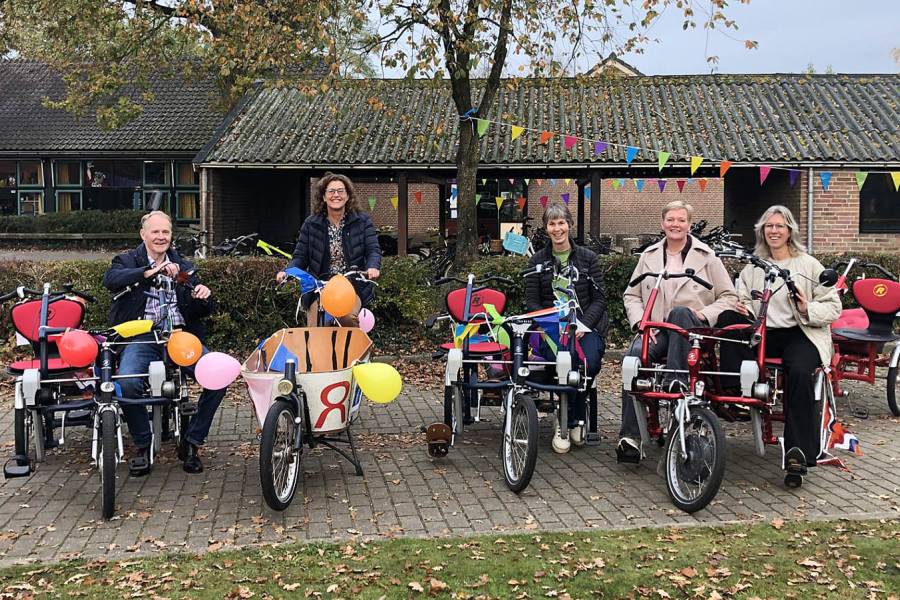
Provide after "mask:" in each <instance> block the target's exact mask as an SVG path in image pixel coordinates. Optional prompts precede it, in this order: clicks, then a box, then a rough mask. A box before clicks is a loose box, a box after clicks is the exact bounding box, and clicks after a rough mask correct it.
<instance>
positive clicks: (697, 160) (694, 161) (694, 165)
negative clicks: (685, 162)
mask: <svg viewBox="0 0 900 600" xmlns="http://www.w3.org/2000/svg"><path fill="white" fill-rule="evenodd" d="M701 164H703V157H702V156H692V157H691V175H693V174H694V173H696V172H697V169H699V168H700V165H701Z"/></svg>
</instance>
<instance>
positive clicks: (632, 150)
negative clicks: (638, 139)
mask: <svg viewBox="0 0 900 600" xmlns="http://www.w3.org/2000/svg"><path fill="white" fill-rule="evenodd" d="M637 153H638V149H637V148H636V147H634V146H625V162H627V163H628V164H629V165H630V164H631V161H633V160H634V157H635V156H637Z"/></svg>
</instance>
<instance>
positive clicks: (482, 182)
mask: <svg viewBox="0 0 900 600" xmlns="http://www.w3.org/2000/svg"><path fill="white" fill-rule="evenodd" d="M481 185H487V177H482V178H481Z"/></svg>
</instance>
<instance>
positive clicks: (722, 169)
mask: <svg viewBox="0 0 900 600" xmlns="http://www.w3.org/2000/svg"><path fill="white" fill-rule="evenodd" d="M730 168H731V161H730V160H723V161H722V162H721V163H719V177H725V173H727V172H728V169H730Z"/></svg>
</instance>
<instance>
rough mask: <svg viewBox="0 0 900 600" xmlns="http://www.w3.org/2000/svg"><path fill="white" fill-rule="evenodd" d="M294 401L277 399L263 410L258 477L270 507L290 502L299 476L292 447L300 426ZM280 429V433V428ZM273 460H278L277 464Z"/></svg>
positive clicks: (273, 507)
mask: <svg viewBox="0 0 900 600" xmlns="http://www.w3.org/2000/svg"><path fill="white" fill-rule="evenodd" d="M296 416H297V415H296V412H295V408H294V406H293V404H291V403H290V402H288V401H287V400H277V401H276V402H275V403H274V404H273V405H272V406H271V407H270V408H269V412H268V414H266V421H265V424H264V425H263V430H262V438H261V440H260V445H259V481H260V485H261V486H262V492H263V498H265V500H266V504H268V505H269V507H270V508H271V509H272V510H277V511H282V510H284V509H286V508H287V507H288V506H290V505H291V502H292V501H293V500H294V494H295V493H296V492H297V481H298V479H299V476H300V458H301V455H300V452H299V451H298V450H296V449H295V448H294V446H295V445H296V436H297V435H301V431H302V430H301V428H300V426H298V425H297V423H296ZM282 430H283V434H282V435H280V432H281V431H282ZM276 461H277V463H278V464H276Z"/></svg>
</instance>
